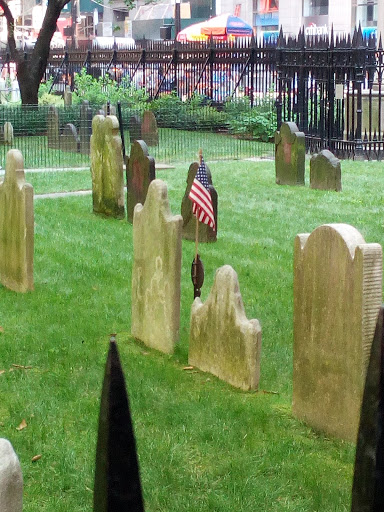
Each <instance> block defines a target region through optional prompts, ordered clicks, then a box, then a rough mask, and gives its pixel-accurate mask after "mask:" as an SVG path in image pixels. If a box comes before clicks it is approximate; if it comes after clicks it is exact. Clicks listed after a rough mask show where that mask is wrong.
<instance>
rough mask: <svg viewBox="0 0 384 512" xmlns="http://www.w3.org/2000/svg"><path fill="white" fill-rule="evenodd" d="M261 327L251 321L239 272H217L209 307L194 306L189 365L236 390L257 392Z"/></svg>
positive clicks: (198, 302)
mask: <svg viewBox="0 0 384 512" xmlns="http://www.w3.org/2000/svg"><path fill="white" fill-rule="evenodd" d="M260 353H261V327H260V324H259V321H258V320H247V318H246V316H245V311H244V305H243V300H242V297H241V294H240V288H239V281H238V278H237V274H236V272H235V271H234V270H233V268H232V267H230V266H229V265H225V266H224V267H221V268H219V269H218V270H217V271H216V276H215V282H214V284H213V287H212V289H211V292H210V294H209V297H208V299H207V300H206V302H205V304H203V303H202V302H201V300H200V299H199V298H196V299H195V300H194V302H193V304H192V311H191V330H190V338H189V355H188V362H189V364H190V365H192V366H196V367H197V368H200V369H201V370H203V371H205V372H210V373H212V374H213V375H216V376H217V377H219V378H220V379H222V380H224V381H226V382H229V383H230V384H232V386H236V387H238V388H241V389H244V390H249V389H257V387H258V384H259V378H260Z"/></svg>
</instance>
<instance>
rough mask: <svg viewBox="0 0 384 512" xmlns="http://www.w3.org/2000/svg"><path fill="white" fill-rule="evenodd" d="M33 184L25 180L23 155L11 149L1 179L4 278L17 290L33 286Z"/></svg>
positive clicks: (0, 253)
mask: <svg viewBox="0 0 384 512" xmlns="http://www.w3.org/2000/svg"><path fill="white" fill-rule="evenodd" d="M33 243H34V214H33V187H32V185H29V184H28V183H26V182H25V175H24V161H23V155H22V154H21V153H20V151H19V150H17V149H11V150H10V151H8V153H7V157H6V163H5V177H4V181H3V183H0V279H1V283H2V284H3V285H4V286H6V287H7V288H9V289H11V290H13V291H15V292H27V291H29V290H33Z"/></svg>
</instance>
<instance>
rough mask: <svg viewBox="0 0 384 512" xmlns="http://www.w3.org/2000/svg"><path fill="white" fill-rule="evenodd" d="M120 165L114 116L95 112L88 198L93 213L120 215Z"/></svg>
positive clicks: (121, 164)
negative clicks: (90, 193) (90, 181)
mask: <svg viewBox="0 0 384 512" xmlns="http://www.w3.org/2000/svg"><path fill="white" fill-rule="evenodd" d="M123 167H124V164H123V154H122V151H121V137H120V132H119V122H118V120H117V118H116V117H115V116H107V117H104V116H100V115H97V116H95V117H94V118H93V121H92V136H91V174H92V199H93V211H94V212H95V213H99V214H103V215H108V216H111V217H116V218H123V217H124V169H123Z"/></svg>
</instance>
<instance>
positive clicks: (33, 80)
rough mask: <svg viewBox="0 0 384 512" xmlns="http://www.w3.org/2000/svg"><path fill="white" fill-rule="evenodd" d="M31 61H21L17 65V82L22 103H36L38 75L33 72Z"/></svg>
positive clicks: (38, 83)
mask: <svg viewBox="0 0 384 512" xmlns="http://www.w3.org/2000/svg"><path fill="white" fill-rule="evenodd" d="M32 68H33V63H32V62H26V61H24V62H21V63H19V65H18V66H17V80H18V82H19V89H20V96H21V103H22V105H37V104H38V102H39V99H38V91H39V85H40V77H38V76H36V75H37V73H36V72H33V71H34V70H33V69H32Z"/></svg>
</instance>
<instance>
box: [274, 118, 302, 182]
mask: <svg viewBox="0 0 384 512" xmlns="http://www.w3.org/2000/svg"><path fill="white" fill-rule="evenodd" d="M275 169H276V183H277V184H278V185H304V184H305V134H304V133H303V132H299V129H298V128H297V126H296V124H295V123H291V122H289V123H282V125H281V128H280V131H277V132H276V134H275Z"/></svg>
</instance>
